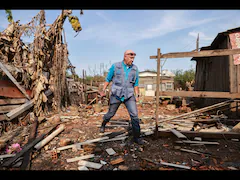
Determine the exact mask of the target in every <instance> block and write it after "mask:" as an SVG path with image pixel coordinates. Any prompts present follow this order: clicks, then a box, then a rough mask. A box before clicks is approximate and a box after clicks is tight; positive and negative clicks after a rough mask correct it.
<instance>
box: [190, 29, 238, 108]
mask: <svg viewBox="0 0 240 180" xmlns="http://www.w3.org/2000/svg"><path fill="white" fill-rule="evenodd" d="M238 37H240V27H238V28H235V29H230V30H227V31H225V32H221V33H218V34H217V36H216V37H215V39H214V40H213V42H212V43H211V45H210V46H207V47H202V48H201V49H200V51H202V50H216V49H236V48H239V47H240V41H239V40H240V39H239V40H238ZM191 60H195V61H196V74H195V85H194V91H216V92H230V93H240V78H239V77H240V65H239V64H240V58H239V54H235V55H226V56H210V57H193V58H192V59H191ZM225 100H227V99H223V98H194V102H195V104H196V105H197V106H198V107H205V106H209V105H212V104H215V103H219V102H222V101H225ZM232 111H235V109H232Z"/></svg>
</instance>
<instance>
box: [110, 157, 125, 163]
mask: <svg viewBox="0 0 240 180" xmlns="http://www.w3.org/2000/svg"><path fill="white" fill-rule="evenodd" d="M122 162H124V159H123V158H122V157H119V158H117V159H114V160H112V161H110V164H111V165H115V164H119V163H122Z"/></svg>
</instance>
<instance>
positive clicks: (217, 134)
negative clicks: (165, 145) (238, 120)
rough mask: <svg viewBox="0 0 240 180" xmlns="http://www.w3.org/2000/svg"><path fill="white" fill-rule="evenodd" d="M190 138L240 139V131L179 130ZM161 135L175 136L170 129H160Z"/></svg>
mask: <svg viewBox="0 0 240 180" xmlns="http://www.w3.org/2000/svg"><path fill="white" fill-rule="evenodd" d="M179 132H180V133H182V134H184V135H185V136H187V137H188V138H194V137H201V138H203V139H225V138H226V139H240V133H236V132H196V131H179ZM158 136H159V137H171V136H175V135H174V134H173V133H172V132H171V131H169V130H158Z"/></svg>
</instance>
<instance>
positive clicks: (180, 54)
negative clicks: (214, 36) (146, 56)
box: [150, 48, 240, 59]
mask: <svg viewBox="0 0 240 180" xmlns="http://www.w3.org/2000/svg"><path fill="white" fill-rule="evenodd" d="M233 54H240V48H238V49H217V50H204V51H192V52H175V53H167V54H162V55H161V58H184V57H209V56H227V55H233ZM157 57H158V56H150V59H157Z"/></svg>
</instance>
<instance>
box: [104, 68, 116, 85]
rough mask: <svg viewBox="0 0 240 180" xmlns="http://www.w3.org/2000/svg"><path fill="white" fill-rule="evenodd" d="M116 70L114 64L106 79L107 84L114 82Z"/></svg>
mask: <svg viewBox="0 0 240 180" xmlns="http://www.w3.org/2000/svg"><path fill="white" fill-rule="evenodd" d="M114 69H115V66H114V64H113V65H112V66H111V67H110V68H109V71H108V74H107V77H106V79H105V80H106V81H107V82H111V81H112V78H113V75H114Z"/></svg>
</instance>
